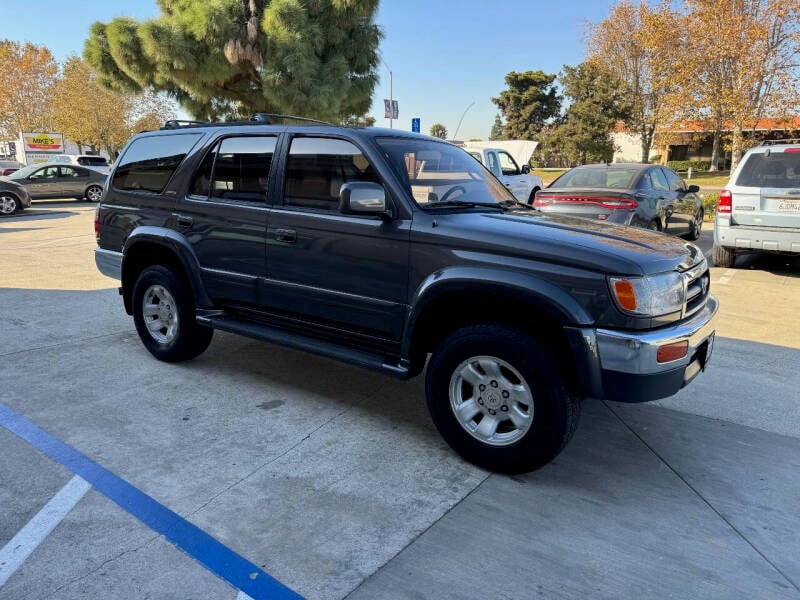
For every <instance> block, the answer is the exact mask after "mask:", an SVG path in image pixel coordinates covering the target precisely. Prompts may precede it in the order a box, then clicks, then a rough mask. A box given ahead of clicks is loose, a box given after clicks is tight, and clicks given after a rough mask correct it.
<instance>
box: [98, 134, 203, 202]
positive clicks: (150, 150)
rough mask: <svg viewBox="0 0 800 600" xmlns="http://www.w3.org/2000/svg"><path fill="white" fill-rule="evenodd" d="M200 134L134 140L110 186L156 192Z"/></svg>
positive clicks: (164, 183)
mask: <svg viewBox="0 0 800 600" xmlns="http://www.w3.org/2000/svg"><path fill="white" fill-rule="evenodd" d="M201 136H202V134H201V133H182V134H175V135H160V136H152V137H143V138H139V139H137V140H134V141H133V142H131V144H130V146H128V149H127V150H126V151H125V154H123V155H122V158H121V160H120V161H119V164H118V165H117V170H116V171H115V172H114V181H113V185H114V187H115V188H117V189H120V190H144V191H148V192H156V193H160V192H161V191H162V190H163V189H164V187H166V185H167V182H168V181H169V180H170V177H172V174H173V173H174V172H175V169H177V168H178V165H179V164H181V161H182V160H183V159H184V157H185V156H186V154H187V153H188V152H189V150H191V148H192V146H194V145H195V143H196V142H197V140H199V139H200V137H201Z"/></svg>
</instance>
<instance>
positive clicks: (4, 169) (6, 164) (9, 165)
mask: <svg viewBox="0 0 800 600" xmlns="http://www.w3.org/2000/svg"><path fill="white" fill-rule="evenodd" d="M21 168H22V164H21V163H18V162H17V161H15V160H0V176H3V175H11V174H12V173H13V172H14V171H19V170H20V169H21Z"/></svg>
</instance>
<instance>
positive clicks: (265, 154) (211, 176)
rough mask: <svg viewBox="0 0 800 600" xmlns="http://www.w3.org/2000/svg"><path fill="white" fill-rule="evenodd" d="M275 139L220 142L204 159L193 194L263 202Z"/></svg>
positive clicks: (243, 139) (257, 137)
mask: <svg viewBox="0 0 800 600" xmlns="http://www.w3.org/2000/svg"><path fill="white" fill-rule="evenodd" d="M276 143H277V138H276V137H275V136H246V137H231V138H225V139H223V140H222V141H221V142H220V143H219V144H217V145H216V146H215V147H214V150H213V151H211V152H209V153H208V154H207V155H206V157H205V158H204V159H203V162H202V163H201V165H200V169H199V170H198V172H197V175H196V176H195V178H194V181H193V183H192V191H191V193H192V195H193V196H203V197H206V198H209V197H210V198H212V199H223V200H245V201H250V202H265V201H266V199H267V186H268V184H269V171H270V167H271V165H272V157H273V155H274V154H275V146H276Z"/></svg>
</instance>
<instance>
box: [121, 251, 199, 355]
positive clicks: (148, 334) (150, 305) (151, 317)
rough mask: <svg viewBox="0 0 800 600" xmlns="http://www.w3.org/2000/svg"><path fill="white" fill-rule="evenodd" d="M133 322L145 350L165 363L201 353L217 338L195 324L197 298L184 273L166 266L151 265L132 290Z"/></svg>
mask: <svg viewBox="0 0 800 600" xmlns="http://www.w3.org/2000/svg"><path fill="white" fill-rule="evenodd" d="M146 301H147V306H146V305H145V302H146ZM133 321H134V323H135V324H136V331H137V332H138V333H139V338H141V340H142V343H143V344H144V346H145V348H147V349H148V350H149V351H150V353H151V354H152V355H153V356H155V357H156V358H157V359H158V360H163V361H165V362H180V361H182V360H188V359H190V358H194V357H195V356H198V355H199V354H202V353H203V352H204V351H205V349H206V348H208V345H209V344H210V343H211V338H212V336H213V335H214V330H213V329H210V328H208V327H202V326H200V325H198V324H197V321H195V305H194V299H193V298H192V294H191V290H190V288H189V285H188V283H186V281H185V279H184V278H183V276H182V274H181V273H180V272H179V271H177V270H176V269H175V268H174V267H171V266H166V265H151V266H149V267H147V268H145V269H144V270H143V271H142V272H141V273H140V274H139V277H138V279H137V280H136V285H134V287H133ZM148 323H149V325H150V326H149V327H148ZM159 326H161V327H159Z"/></svg>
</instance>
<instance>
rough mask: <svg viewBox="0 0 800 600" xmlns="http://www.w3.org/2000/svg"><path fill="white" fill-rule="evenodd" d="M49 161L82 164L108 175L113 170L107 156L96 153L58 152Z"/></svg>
mask: <svg viewBox="0 0 800 600" xmlns="http://www.w3.org/2000/svg"><path fill="white" fill-rule="evenodd" d="M48 162H57V163H70V164H73V165H81V166H82V167H89V168H90V169H94V170H96V171H100V172H101V173H105V174H106V175H108V174H109V173H110V172H111V166H110V165H109V164H108V160H106V157H105V156H98V155H96V154H56V155H55V156H53V157H52V158H51V159H50V160H49V161H48Z"/></svg>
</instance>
